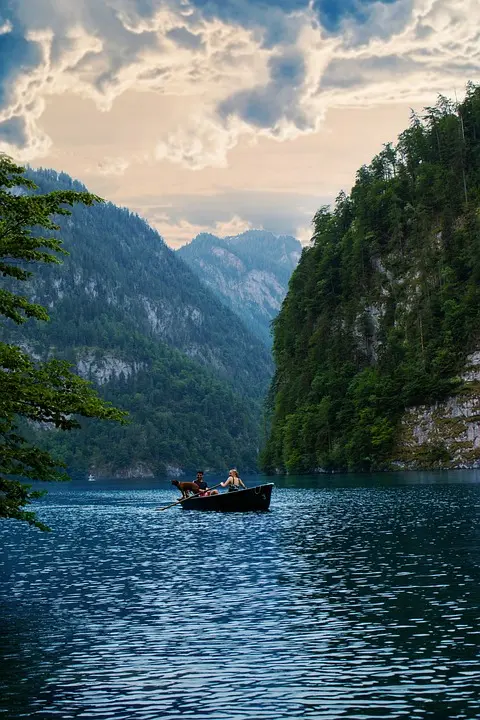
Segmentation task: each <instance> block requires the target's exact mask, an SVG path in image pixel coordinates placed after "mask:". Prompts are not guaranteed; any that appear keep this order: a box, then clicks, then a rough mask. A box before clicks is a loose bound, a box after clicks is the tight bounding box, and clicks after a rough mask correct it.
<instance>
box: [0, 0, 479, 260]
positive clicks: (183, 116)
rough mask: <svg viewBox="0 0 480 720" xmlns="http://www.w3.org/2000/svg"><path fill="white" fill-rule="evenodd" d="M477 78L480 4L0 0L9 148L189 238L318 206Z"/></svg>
mask: <svg viewBox="0 0 480 720" xmlns="http://www.w3.org/2000/svg"><path fill="white" fill-rule="evenodd" d="M479 79H480V2H479V0H388V1H386V2H378V1H377V2H371V1H370V0H310V1H308V0H263V1H261V0H0V150H1V151H4V152H7V153H8V154H9V155H12V156H13V157H14V158H15V159H17V160H19V161H21V162H24V163H30V164H31V165H33V166H34V167H37V166H43V167H53V168H55V169H57V170H64V171H66V172H68V173H69V174H70V175H72V176H74V177H75V178H78V179H79V180H81V181H83V182H84V183H85V184H86V185H87V186H88V188H89V189H90V190H91V191H93V192H95V193H98V194H100V195H102V196H103V197H105V198H106V199H108V200H112V201H113V202H115V203H117V204H119V205H126V206H127V207H129V208H130V209H131V210H134V211H136V212H138V213H139V214H140V215H142V216H143V217H145V218H146V219H147V220H148V221H149V222H150V223H151V224H152V225H154V226H155V227H156V228H157V229H158V230H159V232H160V233H161V234H162V235H163V237H164V238H165V240H166V241H167V243H169V244H170V245H172V246H178V245H180V244H182V243H184V242H187V241H188V240H190V239H191V238H193V237H194V236H195V235H196V234H197V233H199V232H202V231H208V232H214V233H215V234H219V235H227V234H236V233H237V232H241V231H242V230H245V229H247V228H250V227H254V228H264V229H267V230H272V231H273V232H278V233H289V234H293V235H296V236H297V237H299V238H300V239H301V240H302V241H307V240H308V238H309V235H310V222H311V218H312V215H313V213H314V212H315V210H316V209H317V208H318V207H319V206H320V205H323V204H325V203H328V202H331V201H332V200H333V199H334V198H335V197H336V195H337V194H338V192H339V191H340V190H341V189H344V190H345V191H348V190H349V189H350V187H351V185H352V183H353V181H354V177H355V172H356V170H357V169H358V167H359V166H360V165H362V164H363V163H365V162H369V161H370V159H371V158H372V156H373V155H374V154H375V153H376V152H378V151H379V150H380V149H381V148H382V144H383V143H385V142H388V141H390V140H395V138H396V136H397V135H398V133H399V132H400V131H401V130H402V129H403V128H404V127H406V125H407V124H408V119H409V114H410V108H414V109H416V110H419V109H421V108H422V107H423V106H424V105H428V104H431V103H433V102H434V101H435V98H436V95H437V94H438V93H443V94H446V95H448V96H450V97H454V96H455V93H457V95H458V96H459V97H461V96H462V94H463V90H464V87H465V83H466V81H467V80H473V81H477V82H478V81H479Z"/></svg>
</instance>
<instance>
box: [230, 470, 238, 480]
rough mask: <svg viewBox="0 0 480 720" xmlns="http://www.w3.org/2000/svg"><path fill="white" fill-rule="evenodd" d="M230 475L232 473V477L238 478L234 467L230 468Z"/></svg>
mask: <svg viewBox="0 0 480 720" xmlns="http://www.w3.org/2000/svg"><path fill="white" fill-rule="evenodd" d="M230 475H233V476H234V477H237V478H238V472H237V471H236V470H235V468H232V469H231V470H230Z"/></svg>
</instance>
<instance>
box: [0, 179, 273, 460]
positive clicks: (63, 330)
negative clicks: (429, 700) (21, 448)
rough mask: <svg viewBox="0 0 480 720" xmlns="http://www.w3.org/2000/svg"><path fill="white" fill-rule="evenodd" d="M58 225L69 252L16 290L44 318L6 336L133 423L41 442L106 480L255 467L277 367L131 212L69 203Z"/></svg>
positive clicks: (46, 182)
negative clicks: (89, 385)
mask: <svg viewBox="0 0 480 720" xmlns="http://www.w3.org/2000/svg"><path fill="white" fill-rule="evenodd" d="M28 174H29V176H30V177H31V179H33V180H34V182H35V183H36V184H37V185H38V186H39V189H40V191H41V192H50V191H52V190H57V189H65V188H69V189H73V190H79V191H80V190H84V189H85V188H84V187H83V185H81V184H80V183H78V182H76V181H73V180H72V179H71V178H70V177H69V176H68V175H65V174H63V173H60V174H59V173H56V172H55V171H52V170H37V171H33V170H32V171H29V173H28ZM58 222H59V224H60V226H61V230H60V233H59V234H60V236H61V238H62V239H63V241H64V247H65V249H66V250H67V251H68V252H69V253H70V254H69V256H68V257H67V258H65V260H64V263H63V265H61V266H56V265H54V266H45V267H37V268H35V275H34V278H33V279H32V280H31V281H29V283H25V284H22V288H21V292H22V293H24V294H26V295H28V296H29V297H32V298H34V300H35V301H36V302H40V303H41V304H43V305H45V306H47V308H48V309H49V313H50V317H51V320H50V322H48V323H37V322H28V323H26V324H25V325H24V326H21V327H16V326H15V327H13V326H12V325H9V326H8V327H6V328H4V330H3V339H6V341H7V342H16V343H17V344H20V345H21V346H22V347H24V348H26V349H28V350H29V351H30V352H31V354H32V355H33V356H34V357H38V358H45V357H47V356H51V355H54V356H56V357H60V358H65V359H68V360H70V361H71V362H72V363H73V364H74V365H75V367H76V369H77V371H78V373H79V374H80V375H82V376H83V377H86V378H88V379H90V380H92V381H93V382H94V383H95V384H96V385H97V386H98V387H99V388H100V389H101V394H102V396H104V397H106V398H107V399H109V400H111V401H112V402H114V403H115V404H116V405H117V406H119V407H121V408H124V409H127V410H129V411H130V412H131V419H132V422H131V424H130V425H129V426H128V427H126V428H121V427H116V426H111V425H109V424H108V423H98V422H86V423H85V430H84V432H79V433H72V434H71V435H70V434H66V433H57V432H43V433H40V435H41V437H42V441H43V442H44V444H45V445H47V446H48V447H50V448H51V447H53V448H54V449H55V450H56V451H57V454H59V455H60V456H61V457H63V458H64V459H65V460H66V462H67V463H68V464H69V465H70V466H71V467H73V468H86V467H89V468H91V469H95V470H96V471H97V472H105V473H125V474H150V473H158V472H162V471H164V470H165V469H168V467H178V468H188V469H195V467H196V466H202V467H211V468H220V467H221V468H225V467H227V466H229V465H231V464H234V463H236V464H238V465H239V466H241V467H244V468H245V469H247V468H250V469H252V468H255V466H256V456H257V452H258V444H259V419H260V414H261V403H262V398H263V396H264V393H265V390H266V388H267V387H268V382H269V379H270V377H271V372H272V363H271V359H270V356H269V353H268V351H267V350H266V349H265V347H264V346H263V345H262V343H261V342H260V341H259V340H258V339H257V338H255V337H254V336H253V335H252V334H251V333H250V332H249V331H248V330H247V329H246V328H245V326H244V325H243V324H242V322H241V321H240V320H239V319H238V318H237V316H236V315H235V314H234V313H233V312H232V311H231V310H230V309H228V308H227V307H225V305H223V304H222V303H221V302H220V301H219V299H218V298H217V297H216V296H215V295H214V294H213V293H212V292H211V291H210V290H209V289H208V288H207V287H205V286H204V285H203V284H202V283H201V282H200V281H199V280H198V278H197V277H196V275H195V274H194V273H193V272H192V271H191V270H190V268H189V267H188V266H187V265H186V264H185V263H184V262H183V261H182V260H181V258H180V257H178V255H176V254H175V253H174V252H173V251H172V250H170V249H169V248H168V247H167V246H166V245H165V243H164V242H163V240H162V238H161V237H160V236H159V235H158V234H157V233H156V232H155V231H154V230H152V229H151V228H150V227H149V226H148V225H147V224H146V223H145V222H144V221H143V220H141V219H140V218H139V217H138V216H136V215H134V214H132V213H130V212H129V211H128V210H125V209H121V208H118V207H115V206H114V205H112V204H109V203H107V204H102V205H97V206H95V207H93V208H85V207H83V206H76V207H75V208H74V210H73V214H72V215H71V216H69V217H66V218H65V217H62V218H60V219H59V221H58Z"/></svg>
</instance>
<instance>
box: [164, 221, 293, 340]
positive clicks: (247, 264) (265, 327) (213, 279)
mask: <svg viewBox="0 0 480 720" xmlns="http://www.w3.org/2000/svg"><path fill="white" fill-rule="evenodd" d="M301 250H302V246H301V245H300V243H299V242H298V240H296V239H295V238H293V237H290V236H289V235H280V236H278V235H273V234H272V233H270V232H265V231H262V230H248V231H247V232H244V233H242V234H241V235H236V236H234V237H226V238H218V237H215V235H208V234H202V235H198V236H197V237H196V238H195V239H194V240H192V242H191V243H189V244H188V245H184V246H183V247H181V248H180V249H179V250H178V251H177V253H178V254H179V255H180V256H181V258H182V259H183V260H184V261H185V262H186V263H188V265H190V267H191V268H192V269H193V270H194V271H195V272H196V274H197V275H198V276H199V277H200V278H201V280H202V281H203V282H204V283H205V284H206V285H208V287H209V288H210V289H211V290H212V291H213V292H214V293H216V294H217V295H218V297H220V298H221V300H222V301H223V302H224V303H226V304H227V305H228V306H229V307H230V308H231V309H232V310H233V311H234V312H235V313H236V314H237V315H238V316H239V317H240V318H241V319H242V320H243V322H244V323H245V325H246V326H247V327H248V328H249V330H251V331H252V332H253V333H254V334H255V335H256V336H257V337H259V338H260V339H261V340H262V341H263V342H264V343H265V344H266V345H267V346H268V347H270V346H271V343H272V337H271V329H270V325H271V322H272V320H273V318H275V317H276V315H277V314H278V312H279V310H280V307H281V304H282V302H283V299H284V297H285V295H286V293H287V289H288V281H289V280H290V276H291V274H292V272H293V270H294V269H295V267H296V265H297V263H298V260H299V258H300V254H301Z"/></svg>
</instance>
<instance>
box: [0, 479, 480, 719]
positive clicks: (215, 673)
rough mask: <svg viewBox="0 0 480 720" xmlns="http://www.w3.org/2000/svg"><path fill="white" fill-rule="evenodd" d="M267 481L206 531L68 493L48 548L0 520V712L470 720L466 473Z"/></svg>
mask: <svg viewBox="0 0 480 720" xmlns="http://www.w3.org/2000/svg"><path fill="white" fill-rule="evenodd" d="M208 479H209V481H210V482H211V483H212V479H211V478H208ZM245 479H246V480H247V482H248V484H256V481H258V480H259V478H245ZM275 482H276V484H277V487H276V488H275V490H274V493H273V499H272V506H271V511H270V512H268V513H259V514H255V513H254V514H245V515H242V514H239V515H226V514H223V515H222V514H209V513H205V514H204V513H195V512H187V511H182V510H181V509H179V508H172V509H170V510H167V511H165V512H154V508H155V507H156V506H159V505H162V504H166V503H168V502H171V501H172V500H173V499H174V498H175V492H174V491H173V489H172V488H171V486H170V485H169V483H168V482H167V481H164V480H161V481H132V480H130V481H115V480H111V481H102V482H95V483H87V482H86V481H83V480H82V481H74V482H72V483H70V484H65V485H63V484H61V485H55V486H51V487H50V492H49V495H48V497H47V498H46V499H44V500H42V501H41V502H39V503H38V508H39V514H40V516H41V518H42V520H44V521H45V522H47V523H48V524H49V525H50V526H51V527H52V528H54V532H53V533H50V534H42V533H40V532H38V531H35V530H31V529H28V528H26V527H22V526H21V525H19V524H15V523H6V522H3V523H0V543H1V548H2V562H3V564H2V566H1V568H0V580H1V585H0V615H1V626H0V715H1V716H2V717H5V718H8V720H16V719H17V718H32V719H36V720H39V719H42V720H43V719H45V720H46V719H47V718H50V719H52V718H53V719H54V720H56V719H62V720H67V719H68V720H70V719H71V718H75V719H77V718H83V719H87V720H161V719H162V720H163V719H164V718H166V719H171V720H173V719H174V718H175V719H178V720H185V719H186V718H199V719H202V720H263V719H267V718H268V719H271V720H283V719H284V718H295V719H299V718H319V719H320V718H322V719H323V718H330V719H332V718H342V719H343V718H349V719H353V718H355V719H357V718H358V719H360V718H362V719H363V720H365V719H366V718H409V719H410V718H434V719H435V720H443V719H444V718H445V719H446V718H449V719H450V718H467V719H469V720H470V719H471V720H473V719H474V718H478V717H480V661H479V647H480V643H479V640H480V602H479V601H480V570H479V552H480V524H479V520H480V473H475V472H463V473H461V472H460V473H445V474H428V473H425V474H420V473H412V474H405V475H402V474H398V475H370V476H369V475H365V476H355V477H354V476H350V477H348V476H335V477H332V476H328V477H321V478H284V479H282V478H277V479H275ZM212 484H213V483H212ZM2 713H3V714H2Z"/></svg>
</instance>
